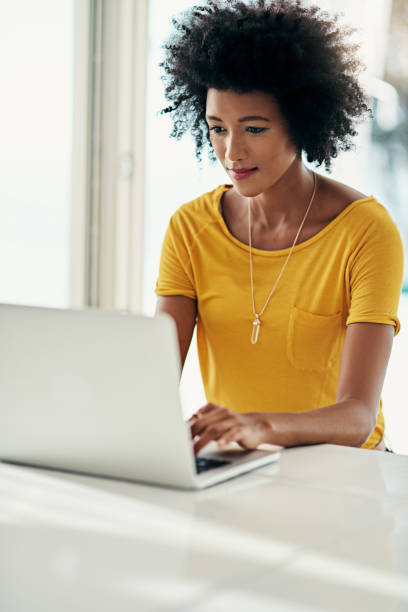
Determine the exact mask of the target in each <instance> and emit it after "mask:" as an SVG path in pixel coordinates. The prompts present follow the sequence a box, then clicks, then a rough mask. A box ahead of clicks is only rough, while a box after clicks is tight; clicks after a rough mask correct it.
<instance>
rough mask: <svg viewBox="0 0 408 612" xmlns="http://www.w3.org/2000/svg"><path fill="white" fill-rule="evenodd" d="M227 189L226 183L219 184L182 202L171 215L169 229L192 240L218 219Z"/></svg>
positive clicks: (187, 239)
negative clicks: (223, 195) (219, 209)
mask: <svg viewBox="0 0 408 612" xmlns="http://www.w3.org/2000/svg"><path fill="white" fill-rule="evenodd" d="M225 189H226V186H225V185H219V186H218V187H216V188H215V189H213V190H211V191H207V192H206V193H203V194H201V195H200V196H198V197H196V198H194V199H193V200H190V201H189V202H186V203H185V204H182V205H181V206H180V207H179V208H178V209H177V210H176V211H175V212H174V213H173V215H172V216H171V219H170V223H169V230H170V231H172V232H173V233H177V234H182V235H183V237H184V239H185V240H186V241H188V242H192V241H193V240H194V239H195V237H196V236H197V235H198V234H199V233H200V232H201V231H203V229H204V228H205V227H207V226H208V225H209V224H212V223H215V222H216V221H217V209H218V204H219V201H220V198H221V196H222V193H223V192H224V191H225Z"/></svg>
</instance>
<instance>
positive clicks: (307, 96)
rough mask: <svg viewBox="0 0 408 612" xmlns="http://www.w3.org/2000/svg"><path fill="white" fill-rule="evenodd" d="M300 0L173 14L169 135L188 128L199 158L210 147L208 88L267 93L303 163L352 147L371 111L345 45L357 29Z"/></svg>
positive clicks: (213, 4)
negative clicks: (276, 104)
mask: <svg viewBox="0 0 408 612" xmlns="http://www.w3.org/2000/svg"><path fill="white" fill-rule="evenodd" d="M338 20H339V15H337V14H336V15H333V16H330V15H329V14H328V13H326V12H324V11H322V10H321V9H320V8H319V7H317V6H305V5H304V3H303V2H302V1H301V0H269V1H268V0H252V2H250V3H249V2H246V3H245V2H242V1H238V0H207V2H206V4H203V5H195V6H193V7H192V8H191V9H189V10H187V11H184V12H182V13H180V15H178V16H177V17H173V19H172V24H173V26H174V30H173V33H172V34H171V36H170V38H169V39H168V40H167V41H166V42H165V44H164V45H163V49H164V51H165V56H164V61H163V62H161V63H160V67H162V68H163V69H164V73H165V74H164V75H163V76H162V80H163V81H164V84H165V96H166V100H167V101H168V102H169V103H170V104H171V105H170V106H167V107H166V108H164V109H162V110H161V114H166V113H171V117H172V120H173V130H172V132H171V134H170V136H171V137H175V138H177V139H180V138H181V136H183V135H184V134H185V133H186V132H187V131H190V132H191V134H192V135H193V138H194V140H195V150H196V158H197V160H198V161H199V162H200V163H201V160H202V150H203V147H204V146H205V144H207V145H208V146H209V158H210V159H211V160H212V161H215V160H216V157H215V153H214V150H213V148H212V145H211V141H210V135H209V130H208V125H207V123H206V120H205V108H206V96H207V90H208V89H209V88H215V89H219V90H233V91H235V92H236V93H248V92H251V91H262V92H264V93H268V94H271V95H272V96H273V97H274V99H275V101H276V102H277V103H278V105H279V107H280V110H281V113H282V115H283V117H284V118H285V120H286V122H287V125H288V129H289V133H290V135H291V138H292V140H293V142H294V144H295V146H296V147H297V149H298V150H299V152H304V153H305V155H306V158H307V161H308V162H310V163H312V162H314V163H316V165H319V166H321V165H322V164H323V163H324V164H325V168H326V170H328V171H330V169H331V160H332V158H335V157H337V155H338V152H339V151H348V150H350V149H352V148H353V143H352V137H353V136H355V135H356V134H357V132H356V129H355V127H356V123H357V122H358V121H359V120H362V119H363V118H364V116H365V115H368V116H372V113H371V109H370V108H369V106H368V104H369V99H368V98H367V96H366V95H365V93H364V91H363V90H362V89H361V87H360V85H359V83H358V80H357V76H358V74H359V72H361V70H362V69H363V68H364V66H363V64H362V63H361V61H360V60H359V59H358V58H357V57H356V54H355V52H356V51H357V50H358V48H359V45H357V44H352V43H350V42H348V41H347V37H348V36H350V34H352V33H353V32H354V30H353V29H352V28H350V27H341V26H340V25H339V24H338Z"/></svg>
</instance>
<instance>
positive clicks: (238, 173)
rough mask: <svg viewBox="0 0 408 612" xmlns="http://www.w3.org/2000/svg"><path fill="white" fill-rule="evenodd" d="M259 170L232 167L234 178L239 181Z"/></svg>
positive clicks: (231, 171)
mask: <svg viewBox="0 0 408 612" xmlns="http://www.w3.org/2000/svg"><path fill="white" fill-rule="evenodd" d="M257 170H258V168H238V169H236V170H234V169H233V168H230V173H231V175H232V177H233V178H234V179H236V180H237V181H239V180H242V179H245V178H247V177H249V176H251V175H252V174H253V173H254V172H256V171H257Z"/></svg>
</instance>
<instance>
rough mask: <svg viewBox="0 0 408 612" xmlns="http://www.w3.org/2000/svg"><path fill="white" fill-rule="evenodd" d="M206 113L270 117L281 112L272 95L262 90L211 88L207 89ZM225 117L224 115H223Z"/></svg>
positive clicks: (218, 115) (220, 115) (230, 116)
mask: <svg viewBox="0 0 408 612" xmlns="http://www.w3.org/2000/svg"><path fill="white" fill-rule="evenodd" d="M206 114H207V115H215V116H217V117H220V118H221V117H222V116H223V115H224V116H228V117H229V118H235V117H236V118H238V117H241V116H243V115H264V116H265V114H266V116H267V117H268V118H269V117H270V118H271V119H272V118H273V117H276V114H279V107H278V105H277V103H276V101H275V99H274V98H273V96H272V95H270V94H267V93H264V92H262V91H251V92H249V93H243V94H242V93H237V92H235V91H232V90H230V89H227V90H221V89H214V88H210V89H208V91H207V102H206ZM222 118H223V117H222Z"/></svg>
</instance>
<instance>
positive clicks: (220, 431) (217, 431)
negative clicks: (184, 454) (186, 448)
mask: <svg viewBox="0 0 408 612" xmlns="http://www.w3.org/2000/svg"><path fill="white" fill-rule="evenodd" d="M226 431H227V429H225V427H222V425H218V426H215V425H213V426H212V427H209V428H208V429H207V430H206V431H205V432H204V433H203V434H202V435H201V436H199V437H198V440H196V442H195V443H194V453H195V454H197V453H198V452H199V451H200V450H201V449H202V448H204V446H207V444H208V443H209V442H211V441H213V440H218V439H219V438H221V437H222V436H223V435H225V433H226Z"/></svg>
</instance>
